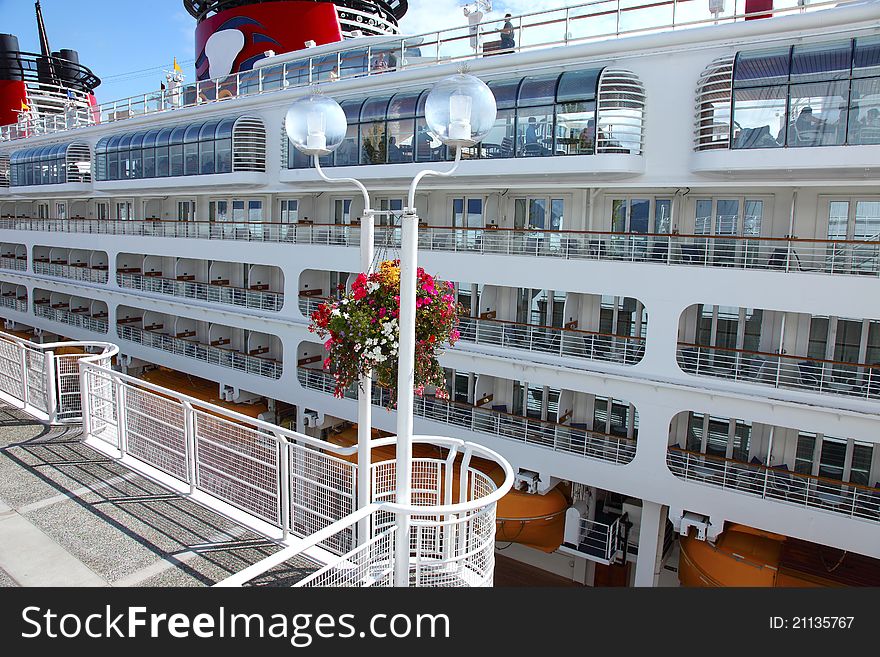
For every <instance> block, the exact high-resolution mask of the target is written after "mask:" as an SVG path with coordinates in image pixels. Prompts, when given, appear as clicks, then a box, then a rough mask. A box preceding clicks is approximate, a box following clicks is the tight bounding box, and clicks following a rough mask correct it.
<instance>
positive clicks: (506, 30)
mask: <svg viewBox="0 0 880 657" xmlns="http://www.w3.org/2000/svg"><path fill="white" fill-rule="evenodd" d="M514 46H515V41H514V38H513V23H511V22H510V14H505V15H504V27H502V28H501V48H502V49H503V50H512V49H513V48H514Z"/></svg>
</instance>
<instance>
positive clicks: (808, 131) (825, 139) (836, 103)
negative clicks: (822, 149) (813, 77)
mask: <svg viewBox="0 0 880 657" xmlns="http://www.w3.org/2000/svg"><path fill="white" fill-rule="evenodd" d="M848 97H849V82H814V83H811V84H795V85H792V86H791V91H790V96H789V109H788V116H789V124H788V145H789V146H836V145H838V144H843V143H844V140H845V139H846V115H847V112H846V105H847V99H848Z"/></svg>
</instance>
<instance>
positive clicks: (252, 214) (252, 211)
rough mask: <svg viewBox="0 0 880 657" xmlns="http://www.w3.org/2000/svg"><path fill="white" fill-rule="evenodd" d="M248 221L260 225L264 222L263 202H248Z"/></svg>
mask: <svg viewBox="0 0 880 657" xmlns="http://www.w3.org/2000/svg"><path fill="white" fill-rule="evenodd" d="M248 221H250V222H254V223H260V222H262V221H263V202H262V201H248Z"/></svg>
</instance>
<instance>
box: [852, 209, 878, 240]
mask: <svg viewBox="0 0 880 657" xmlns="http://www.w3.org/2000/svg"><path fill="white" fill-rule="evenodd" d="M853 239H856V240H870V241H875V240H880V201H856V224H855V231H854V232H853Z"/></svg>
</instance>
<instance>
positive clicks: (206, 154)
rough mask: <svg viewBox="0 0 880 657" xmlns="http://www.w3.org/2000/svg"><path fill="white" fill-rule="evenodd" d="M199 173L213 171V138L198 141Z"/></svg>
mask: <svg viewBox="0 0 880 657" xmlns="http://www.w3.org/2000/svg"><path fill="white" fill-rule="evenodd" d="M199 160H200V165H199V173H201V174H203V175H204V174H209V173H214V139H213V138H211V139H208V140H205V141H200V142H199Z"/></svg>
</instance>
